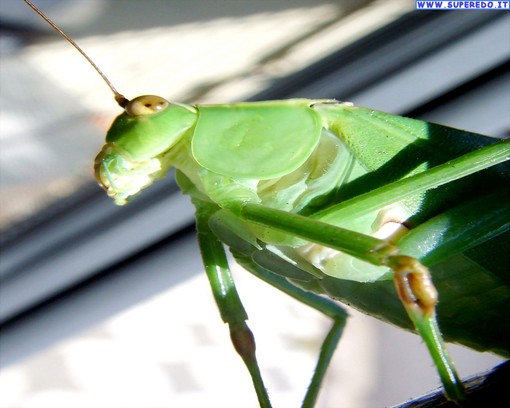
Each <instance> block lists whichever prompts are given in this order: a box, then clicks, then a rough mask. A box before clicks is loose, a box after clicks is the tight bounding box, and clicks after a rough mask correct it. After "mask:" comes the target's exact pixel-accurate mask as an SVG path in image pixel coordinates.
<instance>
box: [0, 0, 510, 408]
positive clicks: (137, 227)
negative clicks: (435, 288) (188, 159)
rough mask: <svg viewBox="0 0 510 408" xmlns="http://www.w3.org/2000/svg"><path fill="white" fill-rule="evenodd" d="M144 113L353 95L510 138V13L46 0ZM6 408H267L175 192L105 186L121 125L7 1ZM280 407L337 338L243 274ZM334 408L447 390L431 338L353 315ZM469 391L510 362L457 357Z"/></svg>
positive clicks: (76, 64)
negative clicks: (162, 101) (120, 199)
mask: <svg viewBox="0 0 510 408" xmlns="http://www.w3.org/2000/svg"><path fill="white" fill-rule="evenodd" d="M34 3H35V4H36V5H37V6H38V7H40V8H41V10H42V11H44V12H45V13H46V14H47V15H48V16H49V17H50V18H51V19H53V20H54V21H55V22H56V23H57V24H58V25H59V26H60V27H61V28H62V29H63V30H64V31H66V33H67V34H69V35H70V36H71V37H72V38H73V39H74V40H75V41H76V42H77V43H78V44H79V45H80V46H81V47H82V48H83V49H84V50H85V51H86V52H87V53H88V55H89V56H90V57H91V58H92V59H93V60H94V61H95V62H96V64H98V65H99V66H100V68H101V69H102V70H103V71H104V73H105V74H106V75H107V76H108V77H109V79H110V80H111V81H112V82H113V83H114V85H115V86H116V87H117V89H118V90H119V91H120V92H121V93H123V94H124V95H126V96H127V97H128V98H132V97H135V96H137V95H141V94H157V95H162V96H165V97H167V98H168V99H170V100H175V101H181V102H194V103H215V102H218V103H219V102H232V101H239V100H264V99H284V98H290V97H307V98H336V99H339V100H349V101H353V102H354V103H355V104H357V105H362V106H369V107H371V108H375V109H380V110H384V111H388V112H392V113H396V114H406V115H410V116H413V117H419V118H424V119H427V120H431V121H435V122H439V123H444V124H448V125H452V126H455V127H460V128H466V129H470V130H473V131H478V132H481V133H486V134H491V135H494V136H500V137H501V136H508V135H509V130H510V118H509V117H508V112H509V111H510V96H509V95H510V92H508V91H510V79H509V74H508V66H509V59H510V44H509V43H508V41H507V40H505V39H507V38H510V17H509V15H508V13H506V14H505V13H504V12H485V11H455V12H424V11H415V10H414V2H412V1H407V0H389V1H350V0H345V1H332V0H329V1H327V0H323V1H322V0H292V1H290V0H288V1H287V0H273V1H244V0H242V1H226V0H225V1H215V2H204V1H194V0H191V1H186V2H181V1H163V0H160V1H158V0H151V1H144V2H141V1H135V0H122V1H121V0H110V1H106V0H103V1H99V0H72V1H71V0H67V1H57V0H55V1H50V0H45V1H42V0H40V1H34ZM0 13H1V35H2V36H1V40H0V228H1V230H2V237H1V241H0V243H1V245H2V247H1V256H0V284H1V286H0V322H1V324H2V337H1V340H0V341H1V343H0V363H1V367H0V389H1V390H2V392H1V393H0V407H1V408H34V407H46V406H52V407H55V408H57V407H71V406H72V407H92V406H93V407H109V408H113V407H119V408H131V407H167V406H182V407H189V406H203V405H205V404H207V405H208V406H222V407H252V406H253V407H255V406H256V405H257V404H256V402H255V396H254V393H253V391H252V389H251V385H250V381H249V379H248V375H247V374H246V373H245V370H244V367H243V366H242V362H241V361H240V359H238V357H237V356H236V354H235V353H234V351H233V350H232V349H231V345H230V340H229V338H228V332H227V328H226V327H225V326H224V325H223V324H222V323H221V320H220V318H219V315H218V312H217V311H216V309H215V305H214V302H213V300H212V296H211V295H210V290H209V288H208V283H207V281H206V278H205V276H203V271H202V269H201V263H200V258H199V256H198V250H197V248H196V244H195V237H194V230H193V208H192V207H191V205H190V204H189V202H188V199H187V198H186V197H183V196H182V195H181V194H180V192H179V191H178V189H177V187H176V186H175V183H174V182H173V177H172V175H170V176H169V177H168V178H167V179H166V180H165V181H162V182H160V183H158V184H157V185H155V186H153V188H151V189H149V190H147V191H146V192H145V194H142V195H141V196H140V197H139V198H138V199H137V200H135V201H134V202H133V203H131V204H130V205H129V206H127V207H122V208H119V207H115V206H114V205H113V203H112V202H111V201H110V200H109V199H108V198H107V197H106V195H105V194H104V192H103V191H102V190H100V189H99V187H98V186H97V185H96V183H95V182H94V180H93V175H92V169H91V167H92V160H93V158H94V156H95V155H96V154H97V152H98V151H99V149H100V148H101V145H102V143H103V140H104V135H105V132H106V130H107V129H108V127H109V125H110V123H111V121H112V119H113V118H114V117H115V116H116V115H117V114H119V113H120V109H119V108H118V107H117V106H116V104H115V102H114V100H113V97H112V95H111V93H110V92H109V89H108V88H107V87H106V86H105V84H104V83H103V82H102V80H101V79H100V77H99V76H98V75H97V74H96V73H95V72H94V71H93V69H92V68H91V67H90V66H89V65H88V64H87V63H86V61H85V60H84V59H83V58H82V57H81V56H80V55H79V54H78V52H77V51H76V50H74V49H73V48H72V47H71V46H70V45H69V44H67V43H66V42H65V41H64V40H63V39H62V38H60V37H59V36H58V35H57V34H56V33H55V32H54V31H52V30H51V28H49V27H47V26H46V25H45V23H44V22H43V21H42V20H41V19H40V18H39V17H38V16H37V15H35V13H33V12H32V11H31V10H30V9H29V8H28V6H26V5H25V4H24V3H23V2H22V1H21V0H3V1H2V2H1V3H0ZM234 272H235V276H236V279H237V281H238V286H239V291H240V293H241V296H242V298H243V301H244V303H245V306H246V308H247V310H248V313H249V315H250V321H249V324H250V326H251V327H252V329H253V330H254V332H255V334H256V338H257V344H258V350H259V360H260V363H261V366H262V369H263V372H264V373H265V374H266V376H267V386H268V388H269V390H270V393H271V396H272V398H273V400H274V405H275V406H286V407H287V406H298V405H299V402H300V401H301V399H302V396H303V394H304V391H305V389H306V386H307V384H308V380H309V377H310V374H311V372H312V370H313V366H314V363H315V358H316V356H317V352H318V349H319V347H320V343H321V340H322V338H323V336H324V334H325V333H326V332H327V330H328V327H329V324H330V323H329V322H328V320H327V319H325V318H323V317H322V316H319V315H318V314H317V313H315V312H314V311H311V310H309V309H308V308H306V307H304V306H302V305H300V304H297V303H296V302H294V301H292V300H291V299H287V298H286V297H285V296H283V295H281V294H280V293H278V292H277V291H276V290H274V289H272V288H271V287H267V286H266V285H264V284H262V283H260V282H258V281H257V280H256V279H254V278H253V277H251V276H250V275H249V274H247V273H246V272H243V271H242V270H238V268H235V271H234ZM350 313H351V315H352V318H351V319H350V321H349V324H348V327H347V330H346V334H345V337H344V338H343V339H342V341H341V344H340V346H339V348H338V352H337V354H336V357H335V363H334V365H333V366H332V367H331V369H330V372H329V377H328V383H327V384H326V385H325V386H324V388H323V392H322V394H321V399H320V402H319V406H321V407H333V406H335V407H336V406H345V407H379V406H381V407H382V406H390V405H393V404H397V403H399V402H403V401H405V400H406V399H409V398H411V397H413V396H417V395H420V394H422V393H424V392H425V391H427V390H430V389H433V388H435V387H437V386H438V381H437V378H436V374H435V371H434V369H433V367H432V364H431V363H430V360H429V357H428V355H427V353H426V352H425V350H424V347H423V345H422V344H421V341H420V339H419V338H418V337H416V336H414V335H412V334H409V333H403V332H401V331H400V330H397V329H395V328H393V327H390V326H387V325H384V324H382V323H379V322H377V321H375V320H374V319H370V318H368V317H365V316H363V315H360V314H359V313H357V312H355V311H351V312H350ZM451 349H452V354H453V356H454V359H455V361H456V363H457V366H458V369H459V371H460V373H461V375H463V376H466V375H469V374H473V373H476V372H479V371H481V370H483V369H485V368H489V367H492V366H493V365H495V364H496V363H497V362H498V361H501V359H499V358H498V357H495V356H492V355H490V354H481V353H475V352H473V351H470V350H467V349H464V348H461V347H455V346H452V347H451Z"/></svg>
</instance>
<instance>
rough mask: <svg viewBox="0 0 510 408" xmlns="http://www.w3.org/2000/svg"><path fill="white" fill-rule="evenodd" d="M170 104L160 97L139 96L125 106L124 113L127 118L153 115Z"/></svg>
mask: <svg viewBox="0 0 510 408" xmlns="http://www.w3.org/2000/svg"><path fill="white" fill-rule="evenodd" d="M169 104H170V103H169V102H168V101H167V100H166V99H165V98H162V97H161V96H156V95H143V96H139V97H137V98H135V99H133V100H131V101H129V103H128V104H127V105H126V113H127V114H128V115H129V116H147V115H154V114H155V113H159V112H161V111H163V110H164V109H165V108H166V107H167V106H168V105H169Z"/></svg>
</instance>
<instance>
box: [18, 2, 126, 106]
mask: <svg viewBox="0 0 510 408" xmlns="http://www.w3.org/2000/svg"><path fill="white" fill-rule="evenodd" d="M23 1H24V2H25V3H26V4H28V6H29V7H30V8H31V9H32V10H34V11H35V12H36V13H37V14H39V16H40V17H41V18H42V19H43V20H44V21H46V22H47V23H48V24H49V25H50V26H51V27H52V28H53V29H54V30H55V31H56V32H57V33H59V34H60V35H61V36H62V37H64V39H65V40H67V42H68V43H70V44H71V45H72V46H73V47H74V48H76V49H77V50H78V52H79V53H80V54H81V55H83V56H84V57H85V59H86V60H87V61H88V62H89V64H90V65H92V67H94V69H95V70H96V71H97V73H98V74H99V75H100V76H101V78H103V81H105V82H106V85H108V87H109V88H110V89H111V90H112V92H113V94H114V95H115V100H116V101H117V103H118V104H119V105H120V106H121V107H122V108H125V107H126V105H127V104H128V102H129V100H128V99H127V98H126V97H125V96H124V95H122V94H121V93H120V92H119V91H117V89H115V87H114V86H113V84H112V83H111V82H110V80H109V79H108V78H107V77H106V75H105V74H103V72H102V71H101V70H100V69H99V67H98V66H97V65H96V64H95V63H94V61H92V59H90V57H89V56H88V55H87V54H85V51H83V50H82V49H81V48H80V47H79V46H78V44H76V43H75V42H74V41H73V40H72V39H71V37H69V36H68V35H67V34H66V33H64V32H63V31H62V30H61V29H60V28H59V27H58V26H57V25H56V24H55V23H54V22H53V21H51V20H50V19H49V18H48V17H46V15H45V14H44V13H43V12H42V11H41V10H39V9H38V8H37V7H36V6H34V5H33V4H32V3H31V2H30V1H29V0H23Z"/></svg>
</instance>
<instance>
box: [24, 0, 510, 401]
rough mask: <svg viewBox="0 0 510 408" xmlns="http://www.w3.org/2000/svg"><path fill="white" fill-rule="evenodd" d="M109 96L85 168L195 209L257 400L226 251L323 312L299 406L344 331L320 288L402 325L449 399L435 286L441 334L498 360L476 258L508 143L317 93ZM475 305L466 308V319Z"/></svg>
mask: <svg viewBox="0 0 510 408" xmlns="http://www.w3.org/2000/svg"><path fill="white" fill-rule="evenodd" d="M27 3H29V2H27ZM47 21H48V20H47ZM50 24H52V23H51V22H50ZM52 26H53V27H54V28H55V25H54V24H52ZM66 38H67V36H66ZM73 44H74V43H73ZM80 52H81V50H80ZM87 58H88V57H87ZM96 69H97V68H96ZM101 75H102V74H101ZM107 82H108V81H107ZM108 84H109V82H108ZM109 85H110V86H111V84H109ZM112 90H113V92H114V93H115V97H116V100H117V102H118V103H119V104H120V105H121V106H122V107H123V108H125V112H124V113H123V114H121V115H120V116H119V117H117V119H115V121H114V123H113V125H112V127H111V128H110V130H109V132H108V134H107V138H106V145H105V146H104V147H103V149H102V150H101V152H100V153H99V154H98V156H97V157H96V162H95V172H96V177H97V179H98V181H99V183H100V184H101V185H102V186H103V187H104V188H105V189H106V190H107V192H108V194H109V195H110V196H111V197H113V198H114V200H115V202H116V203H117V204H119V205H123V204H125V203H126V202H127V201H129V200H130V199H131V198H132V197H133V196H135V195H136V194H137V193H139V192H140V191H141V190H142V189H143V188H145V187H147V186H149V185H150V184H152V182H153V181H155V180H156V179H158V178H160V177H164V176H165V174H166V171H167V170H168V169H169V168H170V167H175V168H176V169H177V180H178V183H179V185H180V186H181V188H182V190H183V191H184V193H186V194H188V195H190V196H191V198H192V201H193V203H194V204H195V206H196V209H197V211H196V216H197V230H198V239H199V244H200V247H201V252H202V257H203V260H204V266H205V268H206V272H207V275H208V278H209V280H210V283H211V287H212V290H213V294H214V296H215V299H216V301H217V303H218V306H219V309H220V313H221V316H222V318H223V320H224V321H225V322H226V323H228V324H229V327H230V331H231V337H232V340H233V343H234V346H235V348H236V350H237V351H238V352H239V354H240V355H241V357H242V358H243V360H244V362H245V363H246V366H247V368H248V370H249V373H250V375H251V377H252V379H253V383H254V387H255V390H256V393H257V397H258V399H259V403H260V405H261V406H270V402H269V397H268V394H267V391H266V389H265V386H264V383H263V380H262V375H261V373H260V370H259V368H258V364H257V361H256V358H255V346H254V341H253V335H252V334H251V332H250V330H249V328H248V326H247V325H246V319H247V316H246V313H245V311H244V308H243V306H242V304H241V301H240V299H239V297H238V295H237V292H236V289H235V285H234V282H233V280H232V277H231V274H230V271H229V266H228V262H227V259H226V254H225V249H224V247H225V246H227V247H229V248H230V250H231V252H232V253H233V255H234V257H235V259H236V260H237V261H238V262H239V263H240V264H241V265H242V266H243V267H245V268H246V269H247V270H248V271H250V272H252V273H253V274H255V275H256V276H258V277H260V278H261V279H263V280H265V281H266V282H268V283H270V284H272V285H273V286H276V287H277V288H279V289H281V290H282V291H283V292H285V293H287V294H289V295H290V296H293V297H295V298H297V299H298V300H300V301H302V302H304V303H306V304H308V305H310V306H312V307H314V308H316V309H317V310H319V311H322V312H323V313H325V314H326V315H328V316H330V317H331V318H332V319H333V321H334V324H333V326H332V328H331V331H330V332H329V334H328V336H327V337H326V339H325V340H324V343H323V347H322V350H321V353H320V356H319V361H318V363H317V368H316V370H315V373H314V375H313V377H312V381H311V384H310V388H309V390H308V392H307V394H306V397H305V400H304V403H303V406H313V404H314V402H315V400H316V398H317V395H318V391H319V388H320V384H321V381H322V379H323V377H324V374H325V371H326V368H327V366H328V363H329V360H330V359H331V357H332V354H333V352H334V350H335V348H336V345H337V343H338V341H339V339H340V336H341V333H342V330H343V327H344V325H345V319H346V314H345V312H344V311H343V309H342V308H341V307H340V306H339V305H338V304H337V303H335V302H333V301H331V300H329V299H328V298H327V297H323V296H322V295H327V296H329V297H330V298H333V299H338V300H342V301H344V302H346V303H349V304H351V305H353V306H354V307H356V308H358V309H360V310H362V311H364V312H366V313H369V314H372V315H374V316H376V317H378V318H380V319H382V320H384V321H388V322H391V323H393V324H396V325H399V326H401V327H403V328H406V329H413V327H414V330H417V331H418V332H419V334H420V335H421V336H422V338H423V340H424V342H425V343H426V345H427V347H428V348H429V351H430V353H431V355H432V358H433V360H434V363H435V365H436V366H437V368H438V371H439V375H440V377H441V380H442V382H443V385H444V387H445V392H446V394H447V396H448V397H449V398H450V399H452V400H455V401H460V400H462V399H463V398H464V391H463V388H462V384H461V382H460V380H459V378H458V376H457V374H456V372H455V369H454V367H453V364H452V362H451V361H450V359H449V357H448V355H447V352H446V349H445V347H444V344H443V340H442V335H441V333H440V332H439V328H438V325H437V322H436V303H437V293H436V289H435V287H437V289H438V291H439V298H440V303H439V306H438V312H437V316H438V319H439V323H440V325H441V329H442V332H443V334H444V336H445V338H446V339H447V340H452V341H455V342H458V343H462V344H465V345H468V346H470V347H474V348H476V349H480V350H492V351H494V352H497V353H500V354H502V355H509V354H510V327H509V325H508V324H499V323H500V322H499V320H500V318H501V313H502V312H501V311H502V310H505V309H504V308H505V305H506V304H507V303H508V300H509V298H510V290H509V288H508V276H507V275H506V272H507V271H508V270H509V269H510V268H509V267H508V265H507V264H506V265H505V264H501V262H499V261H498V262H499V263H495V262H492V259H491V258H490V257H489V256H488V254H489V253H490V251H493V248H494V247H496V248H504V247H505V242H508V237H509V233H508V229H509V226H510V211H509V210H510V209H509V208H508V207H509V203H510V200H509V199H508V198H509V195H510V190H509V187H508V174H509V172H508V169H506V168H504V167H502V166H501V165H500V166H497V167H493V166H495V165H497V164H500V163H502V162H504V161H506V160H508V159H509V157H510V143H509V141H508V140H507V141H502V142H498V143H493V141H492V140H491V139H489V138H487V137H485V136H481V135H476V134H472V133H469V132H465V131H460V130H455V129H451V128H447V127H444V126H440V125H433V124H429V123H426V122H422V121H417V120H413V119H407V118H402V117H399V116H394V115H390V114H386V113H381V112H375V111H371V110H369V109H365V108H358V107H354V106H352V105H351V104H347V103H339V102H336V101H329V100H305V99H296V100H289V101H270V102H258V103H238V104H231V105H209V106H207V105H205V106H200V105H197V106H191V105H184V104H178V103H169V102H168V101H166V100H165V99H163V98H161V97H158V96H151V95H148V96H142V97H138V98H135V99H133V100H131V101H128V100H127V99H126V98H124V97H123V96H122V95H120V94H119V93H118V92H117V91H116V90H115V89H114V88H113V87H112ZM438 143H440V148H438ZM489 168H490V169H489ZM472 191H477V194H476V197H471V192H472ZM480 208H484V212H483V214H480ZM374 235H375V236H374ZM428 267H430V272H429V269H428ZM431 276H432V278H431ZM431 279H432V280H433V281H434V283H432V280H431ZM473 282H476V284H475V285H473ZM473 286H475V289H473ZM395 288H396V290H395ZM474 301H476V302H477V303H478V304H479V307H478V311H477V313H478V314H477V315H472V314H470V313H467V310H468V307H471V303H472V302H474ZM402 305H403V306H404V307H402ZM406 312H407V313H406ZM479 316H483V321H482V322H481V321H480V318H479Z"/></svg>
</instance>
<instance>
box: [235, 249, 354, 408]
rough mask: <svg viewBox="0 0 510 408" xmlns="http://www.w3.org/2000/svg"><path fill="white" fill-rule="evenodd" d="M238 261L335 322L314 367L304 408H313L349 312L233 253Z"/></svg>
mask: <svg viewBox="0 0 510 408" xmlns="http://www.w3.org/2000/svg"><path fill="white" fill-rule="evenodd" d="M233 254H234V257H235V258H236V261H237V262H238V263H239V264H240V265H241V266H243V267H244V268H245V269H247V270H248V271H250V272H251V273H253V274H254V275H255V276H257V277H258V278H260V279H262V280H263V281H265V282H267V283H269V284H270V285H272V286H274V287H276V288H277V289H279V290H281V291H282V292H284V293H286V294H287V295H289V296H291V297H293V298H295V299H297V300H299V301H300V302H302V303H304V304H306V305H308V306H310V307H312V308H314V309H315V310H317V311H319V312H321V313H323V314H325V315H326V316H328V317H330V318H331V319H332V320H333V325H332V327H331V329H330V330H329V332H328V334H327V336H326V338H325V339H324V341H323V343H322V346H321V351H320V354H319V359H318V361H317V365H316V367H315V371H314V374H313V377H312V380H311V382H310V386H309V387H308V390H307V392H306V395H305V398H304V400H303V405H302V407H303V408H308V407H313V406H314V405H315V402H316V400H317V396H318V393H319V390H320V387H321V384H322V382H323V380H324V376H325V374H326V370H327V368H328V367H329V364H330V362H331V358H332V357H333V353H334V352H335V349H336V346H337V344H338V342H339V340H340V337H341V336H342V332H343V330H344V327H345V323H346V320H347V316H348V315H347V312H346V311H345V310H344V309H343V308H342V307H341V306H340V305H339V304H337V303H335V302H333V301H332V300H329V299H327V298H325V297H322V296H319V295H317V294H315V293H312V292H308V291H305V290H303V289H300V288H298V287H297V286H295V285H293V284H291V283H290V282H289V281H287V279H286V278H283V277H281V276H279V275H277V274H275V273H272V272H269V271H268V270H266V269H264V268H262V267H260V266H259V265H257V264H256V263H255V262H253V260H252V259H251V258H250V257H248V256H244V255H240V254H239V253H235V252H233Z"/></svg>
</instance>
